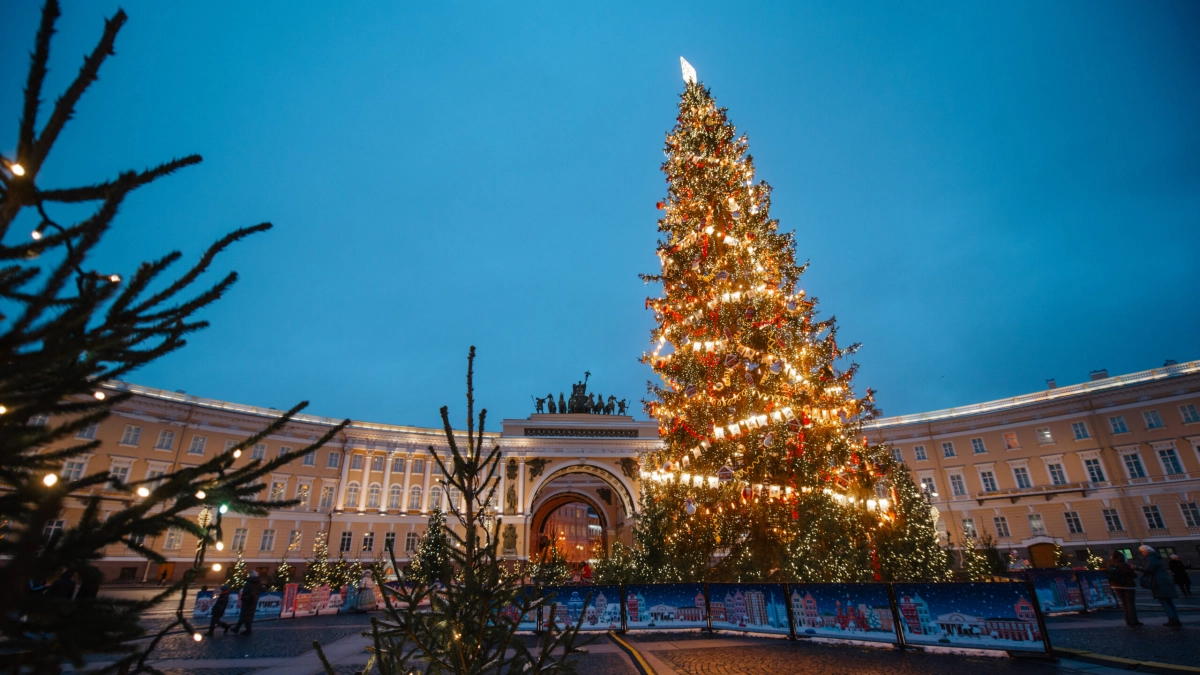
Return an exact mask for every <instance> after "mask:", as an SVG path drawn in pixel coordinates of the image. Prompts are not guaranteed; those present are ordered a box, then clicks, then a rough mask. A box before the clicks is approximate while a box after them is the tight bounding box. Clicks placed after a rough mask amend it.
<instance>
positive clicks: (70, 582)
mask: <svg viewBox="0 0 1200 675" xmlns="http://www.w3.org/2000/svg"><path fill="white" fill-rule="evenodd" d="M74 576H75V571H74V570H66V571H65V572H63V573H62V576H60V577H59V578H58V579H55V580H54V583H52V584H50V588H47V589H46V597H47V598H66V599H68V600H70V599H71V598H73V597H75V579H74V578H73V577H74Z"/></svg>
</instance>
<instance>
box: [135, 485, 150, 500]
mask: <svg viewBox="0 0 1200 675" xmlns="http://www.w3.org/2000/svg"><path fill="white" fill-rule="evenodd" d="M138 496H139V497H149V496H150V489H149V488H147V487H146V486H145V485H143V486H142V487H140V488H138Z"/></svg>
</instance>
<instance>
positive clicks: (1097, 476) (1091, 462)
mask: <svg viewBox="0 0 1200 675" xmlns="http://www.w3.org/2000/svg"><path fill="white" fill-rule="evenodd" d="M1083 465H1084V466H1085V467H1087V472H1088V480H1089V481H1091V482H1093V483H1103V482H1105V481H1106V480H1108V479H1107V478H1105V477H1104V467H1102V466H1100V460H1099V459H1096V458H1095V457H1093V458H1091V459H1085V460H1083Z"/></svg>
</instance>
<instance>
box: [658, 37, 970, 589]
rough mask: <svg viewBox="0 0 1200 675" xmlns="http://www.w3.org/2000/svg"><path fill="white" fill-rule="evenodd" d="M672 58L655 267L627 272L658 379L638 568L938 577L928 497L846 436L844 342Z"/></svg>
mask: <svg viewBox="0 0 1200 675" xmlns="http://www.w3.org/2000/svg"><path fill="white" fill-rule="evenodd" d="M683 66H684V79H685V80H686V81H687V87H686V90H685V91H684V93H683V96H682V101H681V103H680V106H679V111H680V112H679V117H678V118H677V124H676V126H675V128H674V129H672V131H671V132H670V133H669V134H668V135H667V140H666V148H665V151H666V155H667V160H666V162H665V163H664V164H663V171H664V172H665V173H666V175H667V183H668V195H667V197H666V199H665V200H663V201H662V202H659V204H658V207H659V208H660V209H662V210H663V217H662V218H661V219H660V220H659V221H658V225H659V231H660V232H662V233H663V238H662V239H661V240H660V242H659V246H658V251H657V254H658V256H659V259H660V261H661V265H662V267H661V272H660V273H659V274H654V275H644V276H643V278H644V280H645V281H647V282H653V283H658V284H661V286H662V295H661V297H657V298H649V299H647V301H646V304H647V307H649V308H650V309H652V310H653V311H654V314H655V319H656V322H657V325H656V327H655V328H654V329H653V331H652V344H653V350H652V351H651V352H649V353H647V354H646V355H645V357H644V358H645V361H646V362H647V363H649V364H650V365H651V366H652V367H653V368H654V371H655V372H656V373H657V374H658V375H659V376H660V377H661V378H662V384H661V385H651V386H650V394H651V400H649V401H648V402H647V403H646V408H647V412H648V413H649V414H650V415H652V416H653V417H655V418H656V419H657V420H658V422H659V429H660V436H661V438H662V440H663V445H664V448H663V449H662V450H661V451H659V452H657V453H654V454H653V455H650V456H648V457H647V458H646V461H645V463H644V465H643V474H644V475H643V479H644V485H645V488H644V490H645V492H646V506H647V508H646V509H645V513H644V514H643V516H642V518H641V519H640V523H639V528H641V529H640V532H639V536H638V543H639V545H640V546H639V555H640V556H641V558H642V559H643V565H642V566H643V567H645V568H647V569H651V568H659V569H665V570H667V571H669V572H670V575H669V576H678V577H685V578H698V577H700V576H707V577H708V578H714V579H730V580H746V581H749V580H758V579H780V580H785V579H795V580H811V581H865V580H870V579H873V578H883V579H936V578H944V577H945V575H946V572H947V565H946V559H945V554H944V552H942V551H941V549H940V547H939V546H938V542H937V538H936V533H934V531H933V522H932V518H931V515H930V511H929V507H928V505H926V504H925V502H924V501H923V500H922V499H920V496H919V493H918V492H917V491H916V489H915V487H914V486H912V482H911V479H910V478H909V477H908V473H907V471H906V470H905V469H904V468H903V467H901V466H899V465H897V464H896V463H895V462H893V460H892V458H891V456H890V455H889V453H888V452H887V449H886V448H884V447H882V446H878V445H870V444H868V443H867V441H866V439H865V437H863V436H862V435H861V425H862V422H863V421H865V420H867V419H869V418H870V417H871V416H872V415H873V414H874V413H875V406H874V404H873V401H872V392H871V391H870V390H869V389H868V390H867V391H866V392H865V394H864V395H862V396H858V395H856V394H855V393H854V390H853V388H852V386H851V384H852V379H853V377H854V374H855V371H856V366H854V365H852V364H847V363H846V361H845V358H846V357H847V356H849V355H850V354H852V353H854V351H855V350H856V349H857V345H849V346H843V345H840V344H839V341H838V336H837V327H836V325H835V323H834V320H833V319H832V318H830V319H822V318H820V317H819V316H818V314H817V311H816V300H815V299H814V298H811V297H809V296H808V295H807V294H806V293H805V291H804V290H801V289H800V288H799V282H800V277H801V274H802V273H803V272H804V269H805V267H804V266H798V265H797V264H796V241H795V234H793V233H781V232H779V231H778V226H779V224H778V222H777V221H775V220H773V219H772V218H771V216H770V205H771V201H770V196H771V188H770V187H769V186H768V185H767V184H766V183H765V182H761V181H760V182H757V183H755V181H754V162H753V159H752V158H751V157H750V155H748V154H747V148H748V144H747V140H746V137H745V136H738V135H737V132H736V130H735V128H734V126H733V125H732V124H731V123H730V122H729V120H728V118H727V117H726V112H725V110H724V109H723V108H718V107H717V105H716V103H715V102H714V101H713V98H712V96H711V95H710V93H709V91H708V90H707V89H705V88H704V87H703V86H701V85H700V84H699V83H698V82H697V81H696V78H695V71H694V70H693V69H692V68H691V66H690V65H688V64H687V62H686V61H684V62H683ZM913 496H916V499H912V497H913ZM909 535H915V536H913V537H912V538H911V539H908V537H909ZM899 555H904V556H910V557H914V556H915V558H916V560H905V561H898V560H895V559H894V558H895V557H896V556H899ZM710 566H714V567H712V569H711V570H710V569H709V568H710Z"/></svg>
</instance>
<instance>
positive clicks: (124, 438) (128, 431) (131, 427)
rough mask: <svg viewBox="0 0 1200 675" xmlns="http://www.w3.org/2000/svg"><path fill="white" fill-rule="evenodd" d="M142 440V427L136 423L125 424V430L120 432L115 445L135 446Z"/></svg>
mask: <svg viewBox="0 0 1200 675" xmlns="http://www.w3.org/2000/svg"><path fill="white" fill-rule="evenodd" d="M141 440H142V428H141V427H140V426H138V425H136V424H126V425H125V431H123V432H121V441H120V442H119V443H117V445H123V446H125V447H127V448H136V447H137V446H138V443H140V442H141Z"/></svg>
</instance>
